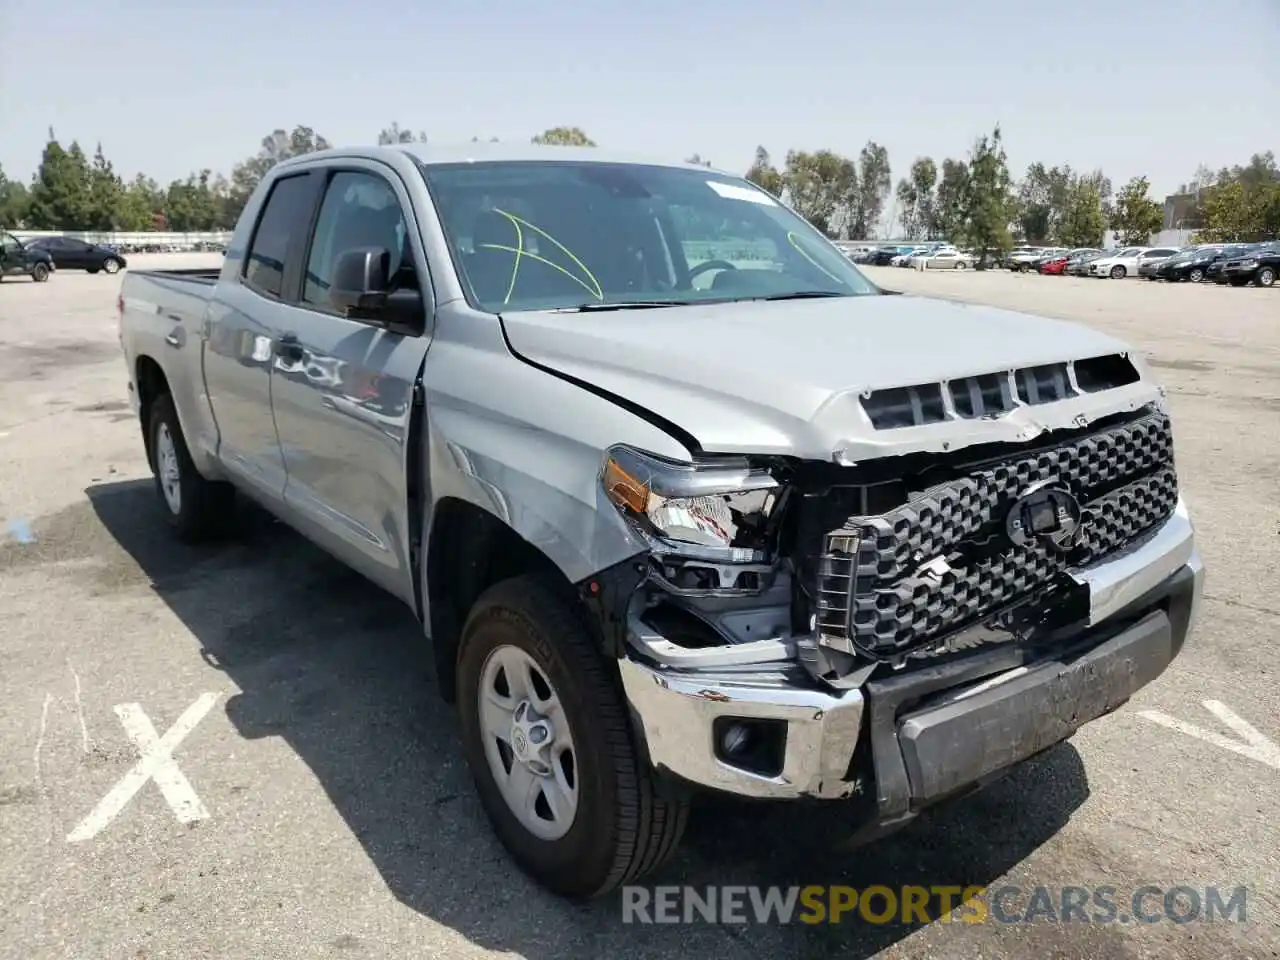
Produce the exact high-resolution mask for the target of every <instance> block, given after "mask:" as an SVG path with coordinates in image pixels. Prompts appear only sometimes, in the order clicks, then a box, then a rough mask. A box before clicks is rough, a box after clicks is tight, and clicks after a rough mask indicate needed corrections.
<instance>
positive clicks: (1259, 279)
mask: <svg viewBox="0 0 1280 960" xmlns="http://www.w3.org/2000/svg"><path fill="white" fill-rule="evenodd" d="M1253 282H1254V283H1256V284H1257V285H1258V286H1260V287H1272V286H1275V282H1276V268H1275V267H1263V268H1262V269H1261V270H1259V271H1258V275H1257V276H1256V277H1254V278H1253Z"/></svg>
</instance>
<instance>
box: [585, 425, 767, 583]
mask: <svg viewBox="0 0 1280 960" xmlns="http://www.w3.org/2000/svg"><path fill="white" fill-rule="evenodd" d="M600 482H601V485H602V486H603V488H604V492H605V495H606V496H607V497H608V498H609V500H610V502H612V503H613V505H614V506H615V507H617V509H618V510H619V511H620V512H621V513H622V515H623V516H624V517H626V518H627V520H628V521H629V522H630V523H631V524H632V526H633V527H634V528H635V529H636V530H637V531H639V532H640V533H641V534H642V535H643V536H644V537H646V538H647V539H648V540H649V541H650V543H651V544H652V546H653V547H654V552H655V553H658V554H663V555H675V556H677V557H688V558H699V559H705V560H709V561H713V562H720V563H762V562H767V561H768V560H769V559H770V557H769V554H770V552H771V549H770V548H771V545H772V541H773V539H774V535H775V531H774V529H773V526H774V524H773V521H774V520H775V518H776V517H777V516H778V515H779V507H780V503H781V500H782V497H783V496H784V494H785V488H783V487H782V486H781V485H780V484H779V483H778V481H777V480H776V479H774V477H773V476H772V475H770V474H769V473H768V472H767V471H764V470H761V469H758V468H755V467H752V466H751V465H750V464H748V463H746V462H745V461H733V462H725V463H708V464H702V463H697V464H685V463H675V462H673V461H669V460H666V459H663V458H661V457H657V456H655V455H653V454H651V453H646V452H644V451H641V450H636V449H634V448H632V447H626V446H615V447H612V448H611V449H610V450H609V451H608V453H607V454H606V456H605V459H604V463H603V465H602V467H601V472H600Z"/></svg>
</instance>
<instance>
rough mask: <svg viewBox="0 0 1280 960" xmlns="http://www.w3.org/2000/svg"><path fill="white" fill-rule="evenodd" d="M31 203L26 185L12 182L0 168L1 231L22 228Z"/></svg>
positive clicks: (16, 181)
mask: <svg viewBox="0 0 1280 960" xmlns="http://www.w3.org/2000/svg"><path fill="white" fill-rule="evenodd" d="M30 203H31V198H30V196H29V195H28V193H27V188H26V185H25V184H23V183H22V182H20V181H18V180H10V179H9V178H8V177H6V176H5V175H4V168H3V167H0V229H7V230H12V229H14V228H15V227H20V226H22V225H23V223H24V222H25V221H26V219H27V209H28V207H29V206H30Z"/></svg>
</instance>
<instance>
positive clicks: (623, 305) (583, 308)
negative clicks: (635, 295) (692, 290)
mask: <svg viewBox="0 0 1280 960" xmlns="http://www.w3.org/2000/svg"><path fill="white" fill-rule="evenodd" d="M693 303H694V301H692V300H617V301H613V302H610V301H607V300H589V301H587V302H586V303H580V304H578V305H577V306H576V307H565V308H563V311H562V312H569V313H603V312H607V311H609V310H649V309H653V308H656V307H688V306H691V305H692V304H693Z"/></svg>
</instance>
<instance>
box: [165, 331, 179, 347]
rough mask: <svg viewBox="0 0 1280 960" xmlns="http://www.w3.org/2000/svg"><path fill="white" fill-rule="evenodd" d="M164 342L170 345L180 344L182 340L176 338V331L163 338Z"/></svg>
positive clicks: (177, 345) (176, 345)
mask: <svg viewBox="0 0 1280 960" xmlns="http://www.w3.org/2000/svg"><path fill="white" fill-rule="evenodd" d="M164 342H165V343H167V344H168V345H169V346H171V347H180V346H182V341H181V340H179V339H178V335H177V334H176V333H171V334H169V335H168V336H167V337H165V338H164Z"/></svg>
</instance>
